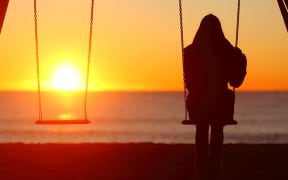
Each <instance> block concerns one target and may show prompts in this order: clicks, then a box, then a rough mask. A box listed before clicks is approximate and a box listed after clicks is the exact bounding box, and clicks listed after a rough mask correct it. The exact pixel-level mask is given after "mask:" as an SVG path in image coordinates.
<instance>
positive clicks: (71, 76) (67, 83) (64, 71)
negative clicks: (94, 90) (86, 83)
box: [52, 64, 83, 91]
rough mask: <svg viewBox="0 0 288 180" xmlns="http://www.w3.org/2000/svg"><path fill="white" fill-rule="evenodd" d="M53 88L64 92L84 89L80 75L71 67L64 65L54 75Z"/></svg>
mask: <svg viewBox="0 0 288 180" xmlns="http://www.w3.org/2000/svg"><path fill="white" fill-rule="evenodd" d="M52 87H53V89H56V90H62V91H70V90H79V89H82V88H83V86H82V84H81V79H80V73H79V72H78V71H77V69H76V68H75V67H73V66H71V65H67V64H65V65H62V66H60V67H58V68H57V69H56V70H55V72H54V74H53V79H52Z"/></svg>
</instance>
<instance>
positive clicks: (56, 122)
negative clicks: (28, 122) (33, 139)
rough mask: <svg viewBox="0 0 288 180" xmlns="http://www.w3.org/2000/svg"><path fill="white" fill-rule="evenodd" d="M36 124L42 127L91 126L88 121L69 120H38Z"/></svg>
mask: <svg viewBox="0 0 288 180" xmlns="http://www.w3.org/2000/svg"><path fill="white" fill-rule="evenodd" d="M35 123H36V124H40V125H65V124H67V125H68V124H89V123H90V121H88V120H87V119H69V120H57V119H55V120H37V121H36V122H35Z"/></svg>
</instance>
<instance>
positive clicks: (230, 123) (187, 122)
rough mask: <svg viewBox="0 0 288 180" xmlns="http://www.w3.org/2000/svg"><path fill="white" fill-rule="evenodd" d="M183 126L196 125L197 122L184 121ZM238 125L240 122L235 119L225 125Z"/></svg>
mask: <svg viewBox="0 0 288 180" xmlns="http://www.w3.org/2000/svg"><path fill="white" fill-rule="evenodd" d="M182 124H183V125H196V121H195V120H190V119H188V120H183V121H182ZM236 124H238V122H237V121H236V120H234V119H232V120H229V121H227V122H225V125H236Z"/></svg>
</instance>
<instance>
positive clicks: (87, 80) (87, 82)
mask: <svg viewBox="0 0 288 180" xmlns="http://www.w3.org/2000/svg"><path fill="white" fill-rule="evenodd" d="M93 17H94V0H91V16H90V27H89V47H88V60H87V70H86V73H87V74H86V84H85V97H84V117H85V120H87V99H88V85H89V73H90V62H91V49H92V35H93V20H94V18H93Z"/></svg>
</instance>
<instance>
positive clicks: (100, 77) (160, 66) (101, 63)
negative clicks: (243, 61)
mask: <svg viewBox="0 0 288 180" xmlns="http://www.w3.org/2000/svg"><path fill="white" fill-rule="evenodd" d="M259 2H261V4H259ZM38 4H39V7H38V11H39V15H38V16H39V18H38V20H39V45H40V47H39V53H40V54H39V55H40V72H41V82H42V87H43V89H49V88H50V89H51V86H50V84H49V81H51V79H52V77H53V73H54V71H55V70H56V69H57V67H59V66H61V65H62V64H65V63H68V64H72V65H73V66H76V67H78V70H79V71H80V72H82V74H81V77H82V81H83V82H84V80H85V70H86V61H87V51H88V50H87V48H88V31H89V13H90V12H89V11H90V9H89V8H90V7H89V6H90V0H49V1H44V0H38ZM236 5H237V1H236V0H233V1H232V0H223V1H217V2H216V1H212V0H201V1H197V2H196V1H191V0H183V6H184V9H183V11H184V33H185V45H188V44H189V43H190V42H191V41H192V39H193V37H194V35H195V31H196V30H197V28H198V26H199V23H200V21H201V19H202V17H203V16H205V15H206V14H208V13H213V14H215V15H216V16H218V17H219V19H220V21H221V22H222V26H223V30H224V33H225V35H226V37H227V38H228V39H229V40H230V41H231V42H232V43H234V41H235V23H236ZM94 12H95V16H94V18H95V20H94V28H93V30H94V37H93V45H92V48H93V49H92V59H91V60H92V62H91V76H90V84H89V85H90V86H89V87H90V89H91V90H182V89H183V85H182V84H183V80H182V65H181V49H180V32H179V31H180V30H179V19H178V18H179V17H178V1H176V0H174V1H172V0H157V1H155V0H121V1H119V0H105V1H95V11H94ZM33 18H34V17H33V1H23V0H13V1H10V4H9V7H8V10H7V14H6V19H5V22H4V27H3V29H2V33H1V35H0V59H1V61H0V73H1V77H0V90H36V88H37V86H36V82H37V81H36V60H35V41H34V40H35V38H34V21H33ZM240 20H241V22H240V36H239V38H240V39H239V47H240V48H241V49H242V50H243V51H244V53H245V54H246V56H247V58H248V74H247V78H246V81H245V82H244V85H243V86H241V88H240V90H288V81H287V80H288V71H287V68H288V53H287V47H288V40H287V31H286V29H285V26H284V23H283V20H282V17H281V14H280V11H279V9H278V6H277V3H276V1H260V0H258V1H249V0H242V6H241V19H240Z"/></svg>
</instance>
